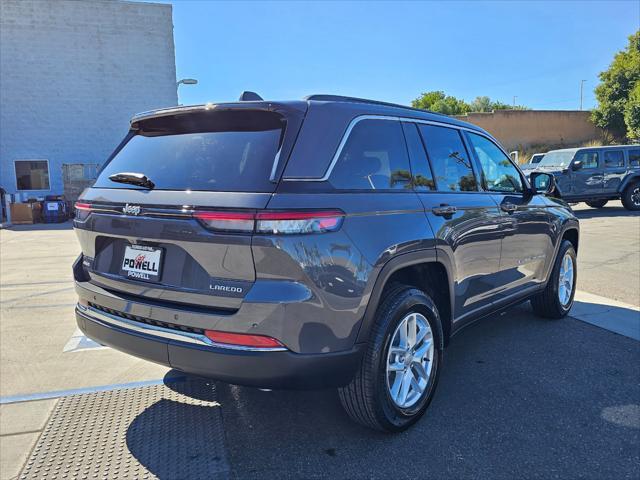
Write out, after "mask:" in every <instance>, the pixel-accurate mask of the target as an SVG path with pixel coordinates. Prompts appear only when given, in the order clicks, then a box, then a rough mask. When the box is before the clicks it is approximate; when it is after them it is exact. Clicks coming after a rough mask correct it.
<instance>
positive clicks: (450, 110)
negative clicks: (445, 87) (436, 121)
mask: <svg viewBox="0 0 640 480" xmlns="http://www.w3.org/2000/svg"><path fill="white" fill-rule="evenodd" d="M411 106H412V107H413V108H421V109H423V110H431V111H432V112H437V113H444V114H446V115H462V114H465V113H468V112H469V105H468V104H467V103H466V102H465V101H464V100H460V99H458V98H456V97H452V96H451V95H445V93H444V92H443V91H441V90H437V91H433V92H426V93H423V94H422V95H420V96H419V97H418V98H416V99H415V100H413V101H412V102H411Z"/></svg>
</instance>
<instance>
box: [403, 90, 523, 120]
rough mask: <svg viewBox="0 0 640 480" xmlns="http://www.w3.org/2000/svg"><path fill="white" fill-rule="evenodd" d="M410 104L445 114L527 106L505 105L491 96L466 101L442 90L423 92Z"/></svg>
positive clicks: (461, 113) (520, 108) (515, 108)
mask: <svg viewBox="0 0 640 480" xmlns="http://www.w3.org/2000/svg"><path fill="white" fill-rule="evenodd" d="M411 106H412V107H414V108H422V109H423V110H430V111H432V112H437V113H444V114H446V115H464V114H465V113H472V112H493V111H494V110H527V107H523V106H521V105H516V106H512V105H507V104H506V103H502V102H500V101H498V100H496V101H494V100H491V98H489V97H487V96H482V97H476V99H475V100H474V101H473V102H471V103H467V102H465V101H464V100H462V99H459V98H456V97H452V96H451V95H446V94H445V93H444V92H443V91H442V90H436V91H433V92H426V93H423V94H422V95H421V96H419V97H418V98H416V99H415V100H413V101H412V102H411Z"/></svg>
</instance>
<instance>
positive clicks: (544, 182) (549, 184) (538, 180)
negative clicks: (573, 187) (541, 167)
mask: <svg viewBox="0 0 640 480" xmlns="http://www.w3.org/2000/svg"><path fill="white" fill-rule="evenodd" d="M529 180H530V182H531V188H532V189H533V193H534V194H537V193H543V194H545V195H549V194H551V193H553V192H554V191H555V189H556V177H554V176H553V175H552V174H550V173H545V172H532V173H531V176H530V177H529Z"/></svg>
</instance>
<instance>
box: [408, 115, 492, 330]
mask: <svg viewBox="0 0 640 480" xmlns="http://www.w3.org/2000/svg"><path fill="white" fill-rule="evenodd" d="M404 127H405V135H406V137H407V143H408V145H409V150H410V151H412V152H413V154H412V162H413V163H412V167H413V170H414V174H416V172H417V174H416V178H417V180H416V181H415V183H416V185H415V189H416V190H417V191H418V196H419V198H420V200H421V201H422V204H423V206H424V209H425V213H426V215H427V218H428V220H429V223H430V224H431V226H432V228H433V231H434V234H435V237H436V246H437V247H439V253H438V255H440V254H441V253H442V254H445V255H446V256H448V257H449V259H450V261H451V263H452V267H453V268H452V270H453V275H454V279H453V285H454V287H453V288H454V292H453V294H454V295H455V311H454V312H453V318H454V319H455V320H456V321H460V320H461V319H463V318H464V317H468V316H471V315H472V314H473V313H474V312H477V311H479V310H481V309H483V308H485V307H488V306H490V305H491V302H492V300H493V296H494V293H495V291H496V290H497V289H498V288H499V284H498V283H497V274H498V270H499V264H500V239H501V236H502V234H501V232H500V218H501V214H500V211H499V210H498V207H497V205H496V204H495V202H494V200H493V199H492V197H491V195H487V194H485V193H483V192H481V191H480V190H479V188H478V181H477V177H476V174H475V172H474V167H473V165H472V162H471V157H470V156H469V153H468V152H467V150H466V148H465V145H464V143H463V141H462V137H461V132H460V131H459V130H458V129H455V128H448V127H444V126H435V125H427V124H413V123H405V124H404ZM425 150H426V155H425ZM420 172H429V173H420ZM430 172H433V175H431V173H430Z"/></svg>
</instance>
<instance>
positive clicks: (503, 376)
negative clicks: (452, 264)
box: [218, 307, 640, 479]
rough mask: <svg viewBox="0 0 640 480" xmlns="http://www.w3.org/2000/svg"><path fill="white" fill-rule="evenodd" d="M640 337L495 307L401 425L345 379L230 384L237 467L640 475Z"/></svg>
mask: <svg viewBox="0 0 640 480" xmlns="http://www.w3.org/2000/svg"><path fill="white" fill-rule="evenodd" d="M639 345H640V344H638V342H635V341H634V340H631V339H628V338H625V337H621V336H618V335H616V334H613V333H610V332H607V331H605V330H602V329H599V328H596V327H593V326H591V325H588V324H585V323H583V322H579V321H577V320H574V319H571V318H567V319H565V320H561V321H544V320H540V319H538V318H536V317H534V316H533V315H532V314H531V313H530V311H529V310H528V308H524V307H519V308H517V309H513V310H510V311H508V312H507V313H506V314H503V315H502V316H493V317H491V318H489V319H486V320H485V321H483V322H478V323H477V324H475V325H473V326H471V327H469V328H467V329H466V330H464V331H462V332H461V333H460V334H459V335H458V336H456V337H455V338H454V339H453V340H452V342H451V345H450V347H449V348H448V349H447V351H446V354H445V363H444V367H445V368H444V370H443V372H442V376H441V379H440V385H439V387H438V391H437V392H436V395H435V398H434V400H433V403H432V405H431V407H430V408H429V410H428V411H427V414H426V415H425V417H424V418H423V419H422V420H421V421H420V422H418V423H417V424H416V425H415V426H414V427H412V428H411V429H409V430H408V431H406V432H403V433H401V434H396V435H391V434H384V433H380V432H375V431H371V430H368V429H366V428H363V427H360V426H358V425H357V424H355V423H353V422H351V421H350V420H349V418H348V417H347V415H346V414H345V413H344V412H343V410H342V408H341V406H340V402H339V399H338V397H337V394H336V392H335V390H324V391H311V392H304V391H302V392H286V391H273V392H270V391H261V390H257V389H253V388H245V387H238V386H232V385H224V384H219V385H218V401H219V402H220V404H221V405H222V412H223V419H224V425H225V434H226V442H227V447H228V452H229V453H228V455H229V458H230V463H231V468H232V471H233V473H234V476H235V477H237V478H264V477H265V476H268V475H274V476H277V477H278V478H318V477H323V478H444V477H446V478H494V479H495V478H522V477H527V478H549V477H559V478H630V477H632V478H637V477H638V476H639V475H640V430H639V429H638V425H640V420H639V419H636V418H634V415H635V416H638V415H640V413H639V412H640V406H638V403H640V372H639V370H638V368H637V365H639V364H640V348H639ZM612 412H613V413H612ZM620 412H622V413H620ZM620 415H622V417H624V416H625V415H626V416H627V417H629V418H623V420H622V421H620V420H619V418H618V417H619V416H620ZM612 418H617V419H618V420H616V421H613V420H612Z"/></svg>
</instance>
